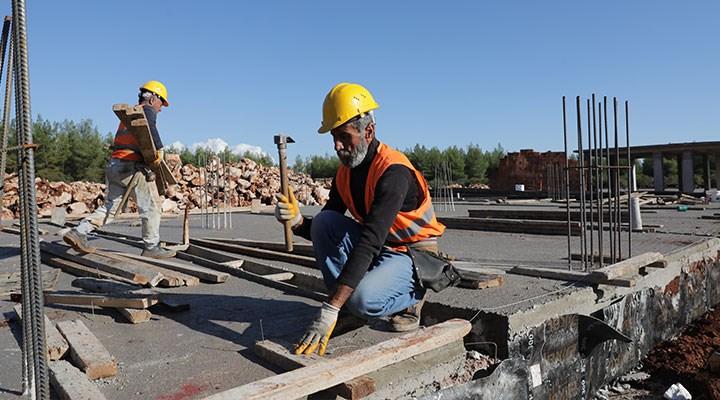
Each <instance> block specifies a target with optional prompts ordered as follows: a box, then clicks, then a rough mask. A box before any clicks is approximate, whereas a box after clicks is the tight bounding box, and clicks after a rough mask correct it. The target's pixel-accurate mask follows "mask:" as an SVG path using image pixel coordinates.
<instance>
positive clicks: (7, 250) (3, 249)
mask: <svg viewBox="0 0 720 400" xmlns="http://www.w3.org/2000/svg"><path fill="white" fill-rule="evenodd" d="M19 256H20V246H0V260H4V259H6V258H12V257H19Z"/></svg>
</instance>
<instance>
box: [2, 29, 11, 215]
mask: <svg viewBox="0 0 720 400" xmlns="http://www.w3.org/2000/svg"><path fill="white" fill-rule="evenodd" d="M11 18H12V17H9V16H6V17H5V19H4V21H3V28H2V36H0V79H1V78H2V72H3V68H4V67H5V54H6V53H9V56H8V58H7V60H8V62H7V66H8V74H7V80H6V81H5V86H6V87H5V102H4V103H3V107H4V108H3V110H4V111H3V130H2V140H1V141H0V148H1V149H2V150H0V204H2V199H3V197H4V196H5V168H6V166H7V141H8V133H9V132H10V129H9V128H10V121H9V119H10V96H11V93H10V91H11V90H12V57H13V56H12V50H10V51H8V47H11V46H12V45H11V46H8V42H9V35H10V20H11ZM0 223H2V213H0Z"/></svg>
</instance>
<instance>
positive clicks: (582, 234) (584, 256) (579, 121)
mask: <svg viewBox="0 0 720 400" xmlns="http://www.w3.org/2000/svg"><path fill="white" fill-rule="evenodd" d="M575 108H576V111H577V141H578V142H577V147H578V156H579V163H580V167H579V169H578V173H579V175H580V253H581V255H582V261H583V268H584V269H585V270H587V267H588V264H587V234H586V232H585V229H586V222H587V221H586V217H587V215H585V155H584V154H583V142H582V140H583V137H582V109H581V107H580V96H577V97H575Z"/></svg>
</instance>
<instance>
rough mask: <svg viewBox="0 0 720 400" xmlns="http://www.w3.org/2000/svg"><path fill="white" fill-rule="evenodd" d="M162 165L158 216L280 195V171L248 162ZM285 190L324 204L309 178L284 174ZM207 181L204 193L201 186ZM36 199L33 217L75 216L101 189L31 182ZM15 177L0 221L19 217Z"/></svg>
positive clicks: (97, 200)
mask: <svg viewBox="0 0 720 400" xmlns="http://www.w3.org/2000/svg"><path fill="white" fill-rule="evenodd" d="M166 161H167V162H168V165H169V166H170V168H171V170H172V172H173V175H175V177H176V178H177V180H178V185H177V186H174V187H172V188H170V189H169V190H168V191H167V193H165V196H164V197H162V198H161V200H162V209H163V212H179V211H180V210H181V209H183V208H185V205H186V204H187V205H188V206H189V207H190V208H191V209H192V208H197V207H200V206H201V205H202V204H203V197H204V198H205V202H207V203H208V204H213V203H219V202H222V203H224V202H225V198H226V197H227V204H228V206H229V207H243V206H249V205H250V204H251V201H252V200H254V199H259V200H260V202H261V203H262V204H266V205H270V204H274V202H275V199H274V195H275V193H277V192H278V191H279V190H280V170H279V169H278V167H265V166H262V165H259V164H257V163H256V162H254V161H252V160H250V159H246V158H244V159H241V160H240V161H239V162H238V163H228V164H220V163H219V162H218V161H217V160H214V161H212V162H211V163H210V166H209V168H208V169H207V170H205V169H204V168H199V167H196V166H194V165H191V164H186V165H182V164H181V162H180V158H179V156H177V155H174V154H169V155H167V156H166ZM288 175H289V176H288V178H289V181H290V186H291V187H292V188H293V189H294V190H295V196H296V197H297V199H298V201H299V202H300V203H302V204H305V205H322V204H325V202H326V201H327V199H328V195H329V192H330V190H329V187H330V184H329V183H328V182H322V183H321V182H315V181H314V180H313V179H312V178H311V177H310V176H309V175H306V174H303V173H296V172H293V171H292V170H291V171H289V174H288ZM206 181H207V183H208V185H207V190H205V187H206V185H205V182H206ZM35 185H36V190H37V192H36V198H37V204H38V214H39V216H41V217H45V216H50V215H51V214H52V210H53V209H54V208H55V207H65V208H66V211H67V212H68V214H71V215H81V214H85V213H88V212H90V211H92V210H94V209H95V208H96V207H98V206H99V205H101V204H103V202H104V200H105V185H104V184H101V183H92V182H71V183H65V182H49V181H47V180H44V179H41V178H37V179H36V180H35ZM127 209H128V210H129V211H136V209H137V208H136V206H135V203H134V202H133V201H132V200H131V201H130V202H129V205H128V208H127ZM18 213H19V205H18V177H17V174H10V175H6V176H5V195H4V197H3V199H2V207H0V218H2V219H12V218H18V217H19V214H18Z"/></svg>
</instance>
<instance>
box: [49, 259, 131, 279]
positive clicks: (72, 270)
mask: <svg viewBox="0 0 720 400" xmlns="http://www.w3.org/2000/svg"><path fill="white" fill-rule="evenodd" d="M40 257H41V259H42V262H43V263H45V264H46V265H49V266H51V267H56V268H60V269H62V270H63V271H65V272H67V273H68V274H71V275H75V276H88V277H93V278H102V279H112V280H115V281H118V282H122V283H126V284H132V285H136V284H137V283H136V282H135V281H131V280H130V279H127V278H123V277H121V276H118V275H115V274H111V273H109V272H105V271H101V270H99V269H95V268H90V267H86V266H84V265H82V264H78V263H76V262H73V261H68V260H65V259H62V258H60V257H52V256H50V255H48V254H47V253H42V254H41V256H40Z"/></svg>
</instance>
